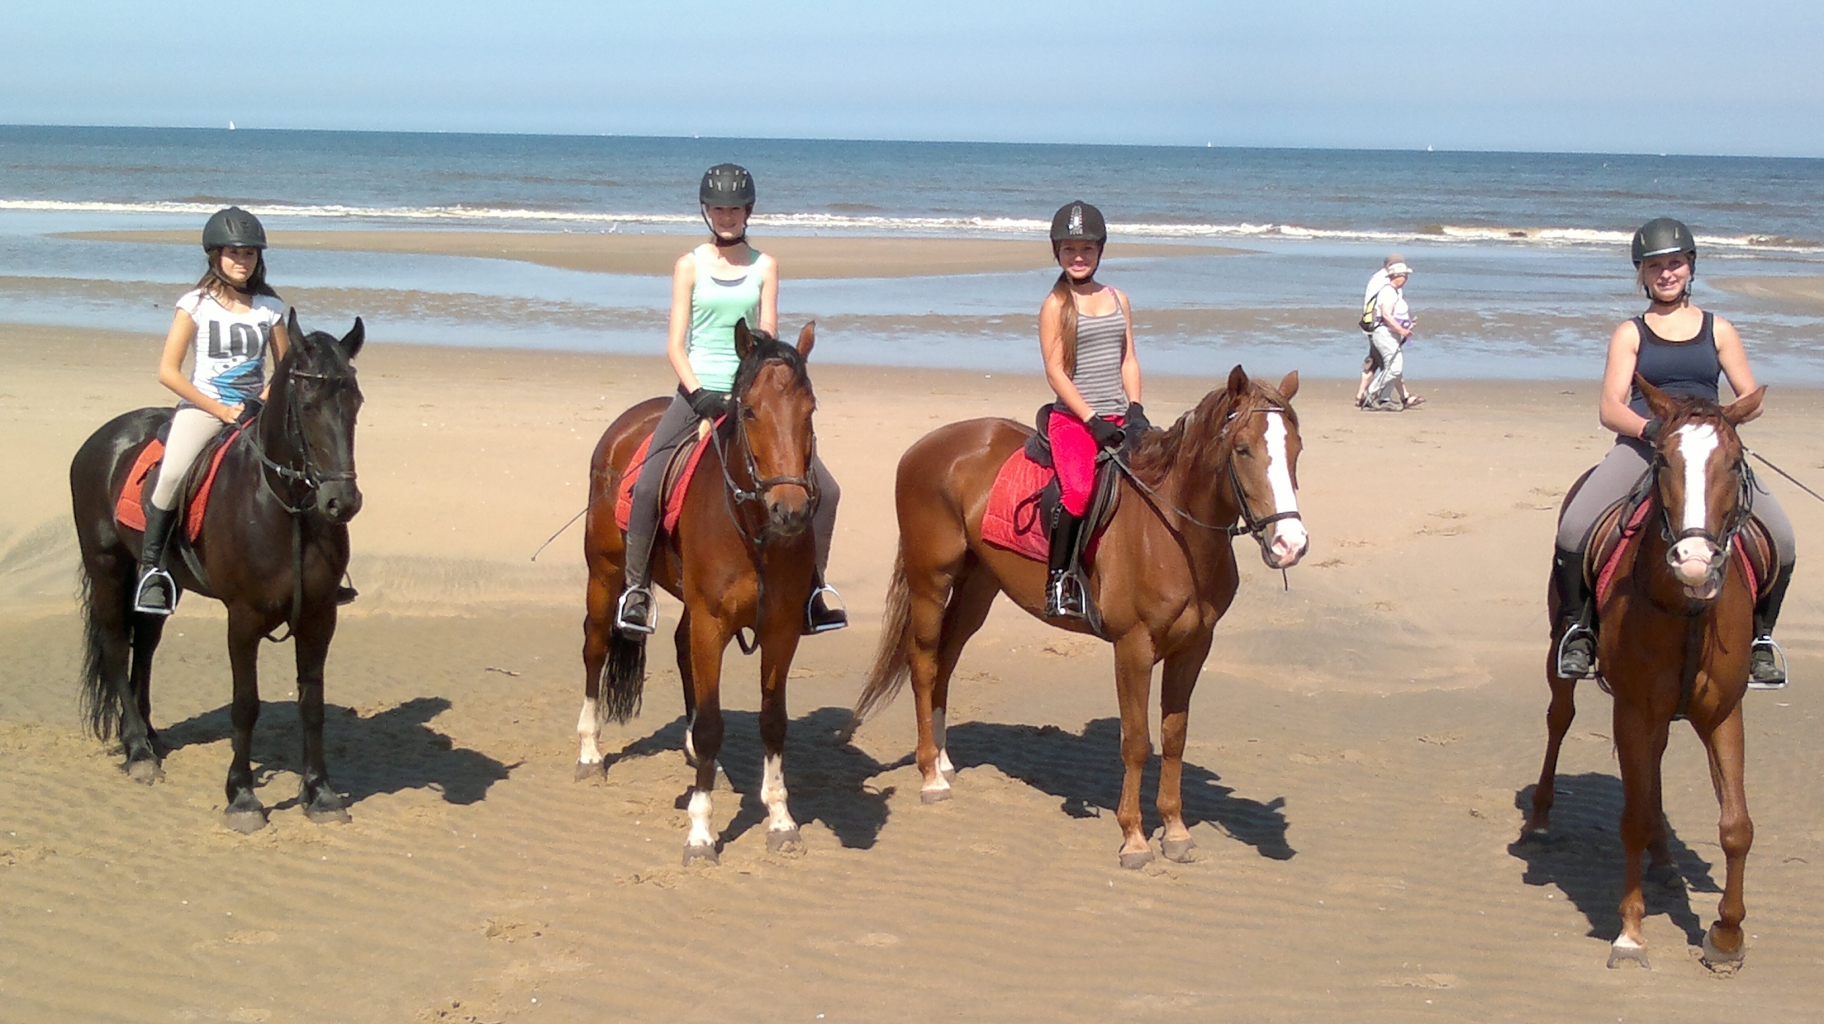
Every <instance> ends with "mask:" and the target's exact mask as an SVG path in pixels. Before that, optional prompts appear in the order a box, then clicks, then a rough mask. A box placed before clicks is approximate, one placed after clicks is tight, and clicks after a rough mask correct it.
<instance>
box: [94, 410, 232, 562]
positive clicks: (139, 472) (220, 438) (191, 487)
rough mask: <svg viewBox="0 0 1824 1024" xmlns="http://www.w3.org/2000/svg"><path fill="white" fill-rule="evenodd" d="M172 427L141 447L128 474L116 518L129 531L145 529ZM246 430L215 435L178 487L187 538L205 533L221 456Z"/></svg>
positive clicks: (167, 425) (162, 429)
mask: <svg viewBox="0 0 1824 1024" xmlns="http://www.w3.org/2000/svg"><path fill="white" fill-rule="evenodd" d="M169 429H170V424H169V423H166V424H165V426H163V427H161V428H159V431H158V436H156V437H154V438H153V439H152V440H150V441H148V442H146V446H145V447H144V448H141V449H140V450H139V457H138V458H136V459H134V460H133V468H132V470H130V471H129V472H128V473H127V482H126V485H125V486H124V487H122V488H121V489H120V497H119V498H118V499H116V500H115V502H114V521H115V522H117V523H119V524H120V525H122V526H125V527H127V528H128V529H130V530H138V531H140V532H142V533H143V532H145V529H146V504H147V503H148V502H150V501H151V500H152V491H153V489H154V486H155V485H156V483H157V481H158V474H159V473H161V472H163V470H164V458H165V436H166V431H167V430H169ZM244 429H246V428H245V427H239V426H237V427H235V428H234V429H232V430H224V431H221V432H220V433H218V434H216V436H215V440H213V441H211V442H209V444H208V445H206V446H205V447H204V448H203V450H202V451H201V452H199V453H197V456H196V461H195V462H192V463H191V464H190V472H189V474H188V475H187V476H186V477H185V478H184V482H183V485H182V486H181V487H179V488H178V491H177V507H178V508H179V509H180V510H182V512H183V522H184V537H185V539H186V540H188V541H189V542H190V543H192V544H194V543H196V542H197V540H198V539H199V538H201V537H202V535H203V515H204V513H205V512H207V511H208V509H209V493H210V491H211V490H212V489H213V488H214V485H215V474H216V471H217V470H219V469H221V468H222V457H223V456H224V455H227V454H228V446H229V445H231V444H233V443H234V439H235V438H237V437H239V436H241V431H242V430H244Z"/></svg>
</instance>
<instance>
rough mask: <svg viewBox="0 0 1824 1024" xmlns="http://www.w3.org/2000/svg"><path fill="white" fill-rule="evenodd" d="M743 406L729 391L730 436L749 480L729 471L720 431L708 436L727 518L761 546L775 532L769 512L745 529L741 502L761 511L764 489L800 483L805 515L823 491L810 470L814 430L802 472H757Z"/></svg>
mask: <svg viewBox="0 0 1824 1024" xmlns="http://www.w3.org/2000/svg"><path fill="white" fill-rule="evenodd" d="M772 361H774V362H780V363H783V362H785V360H781V359H774V360H772ZM761 365H762V366H764V365H765V363H764V362H762V364H761ZM756 372H757V370H756ZM745 407H746V403H744V402H743V401H742V396H741V395H739V394H730V395H729V402H728V418H729V419H730V420H732V421H733V422H734V431H733V434H734V440H735V441H738V442H739V445H738V447H739V448H740V450H741V468H742V471H743V473H744V474H745V475H746V477H747V479H748V480H749V481H751V483H750V484H749V486H746V487H743V486H742V485H741V484H740V483H738V482H737V481H736V480H735V477H734V474H733V473H732V472H730V467H729V458H728V442H727V441H725V440H724V439H723V437H722V431H719V430H712V431H711V432H710V437H711V438H713V439H714V443H715V446H716V455H717V461H719V462H720V463H721V464H722V484H723V491H722V494H723V497H724V499H725V500H726V501H727V503H728V513H729V518H730V519H732V520H734V523H735V529H736V530H737V531H739V532H740V534H741V539H742V540H744V541H746V542H747V543H748V546H749V547H752V548H756V549H757V548H762V547H765V546H766V544H767V542H768V541H770V540H772V539H773V538H774V537H775V536H777V534H778V531H777V530H775V529H774V527H773V524H772V522H771V517H770V516H767V517H766V519H767V525H765V526H763V527H761V529H760V532H759V533H758V534H755V533H753V532H751V531H749V530H748V528H747V524H746V521H745V520H744V519H743V518H742V516H741V515H740V509H741V508H742V507H743V506H746V505H749V504H758V505H760V506H761V508H762V510H763V511H764V509H765V505H766V500H765V495H766V492H767V491H768V490H771V489H772V488H774V487H784V486H795V487H802V488H803V489H804V492H805V494H806V495H807V501H806V504H805V511H804V515H805V516H806V517H807V518H808V517H810V516H812V515H814V514H815V513H816V511H817V506H818V504H819V503H820V502H821V501H822V500H823V492H822V491H820V490H819V489H818V487H817V474H815V473H813V472H811V471H810V466H811V465H812V464H813V463H814V462H815V460H816V458H817V435H816V434H812V435H811V446H810V449H809V450H808V451H806V452H805V456H804V465H805V475H804V476H764V477H763V476H761V475H760V465H759V463H757V462H755V461H754V447H753V445H751V444H749V443H748V439H747V418H746V417H745V416H743V415H742V414H741V413H742V410H743V409H744V408H745Z"/></svg>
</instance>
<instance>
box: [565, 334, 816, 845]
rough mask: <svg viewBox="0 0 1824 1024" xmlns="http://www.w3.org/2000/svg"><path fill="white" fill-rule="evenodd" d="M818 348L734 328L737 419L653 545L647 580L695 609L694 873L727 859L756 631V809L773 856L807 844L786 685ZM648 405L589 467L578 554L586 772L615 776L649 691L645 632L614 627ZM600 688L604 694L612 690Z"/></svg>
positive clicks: (691, 728) (810, 480)
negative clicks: (724, 765) (746, 668)
mask: <svg viewBox="0 0 1824 1024" xmlns="http://www.w3.org/2000/svg"><path fill="white" fill-rule="evenodd" d="M815 342H816V325H815V324H806V325H805V327H804V330H803V331H801V332H800V333H799V335H798V344H797V346H796V347H793V346H791V345H787V344H785V343H783V342H781V341H779V340H778V339H777V338H775V337H773V336H772V335H770V334H767V333H765V332H763V331H751V332H750V331H749V330H748V327H747V323H746V321H740V322H737V323H736V325H735V352H736V354H737V355H739V356H740V359H741V363H740V368H739V369H738V370H737V371H736V372H735V380H734V387H733V390H732V392H731V393H730V396H729V412H728V416H727V418H726V419H725V420H724V421H723V422H722V423H721V424H720V425H719V426H718V427H717V428H716V429H714V430H713V431H712V432H711V433H710V435H709V436H708V437H706V438H704V439H703V440H702V441H701V442H700V443H701V444H702V445H703V446H705V447H704V451H703V454H702V459H701V461H700V462H699V463H698V464H697V468H696V471H695V473H694V474H693V475H692V476H691V478H690V481H689V483H688V485H687V486H686V489H685V494H684V498H683V510H682V513H681V515H680V518H679V520H678V524H677V529H676V530H675V532H673V533H672V534H670V535H669V536H666V537H664V538H661V539H662V541H663V542H662V543H660V544H656V545H654V547H653V564H652V581H653V582H654V583H656V584H657V585H659V586H662V587H664V588H665V589H666V590H667V591H669V592H670V593H671V594H672V595H673V596H675V597H678V598H680V599H682V600H683V602H684V614H683V616H682V617H681V618H680V619H679V620H678V627H677V632H676V633H675V634H674V639H675V642H676V648H677V658H678V675H679V677H680V678H681V679H682V681H683V686H684V709H685V713H686V715H687V716H688V719H689V724H688V726H687V727H686V730H685V737H684V750H685V755H686V757H687V758H688V759H689V761H690V763H691V764H692V765H694V767H695V768H696V772H697V774H696V781H695V783H694V785H693V786H692V787H691V789H690V799H689V805H688V809H689V814H690V830H689V833H688V835H687V836H686V837H685V842H684V863H685V864H689V863H691V862H692V861H693V860H697V859H704V860H707V861H709V862H711V863H715V862H716V861H717V860H718V853H717V850H716V838H715V834H714V833H713V832H711V831H710V827H709V819H710V812H711V805H710V791H711V790H712V789H713V788H714V786H715V779H716V757H717V755H718V754H719V753H720V752H721V749H722V705H721V697H720V695H719V688H720V685H721V679H722V656H723V653H724V652H725V651H726V650H727V648H728V642H729V641H730V640H731V639H734V638H736V637H737V635H738V634H740V633H741V631H742V630H750V631H751V632H752V633H753V634H754V636H755V640H754V643H753V644H752V645H750V644H749V643H748V642H747V640H746V639H745V638H742V639H741V647H742V651H743V653H751V652H752V651H753V650H754V648H755V647H758V649H759V651H760V738H761V741H762V743H763V744H764V745H765V755H764V759H763V763H762V773H763V776H762V782H761V787H760V799H761V801H762V802H763V803H764V804H765V805H766V809H767V833H766V840H767V848H768V849H769V850H773V851H780V850H790V849H796V848H798V847H799V845H800V836H799V832H798V824H797V822H795V821H793V820H792V816H791V812H790V811H789V810H788V809H787V807H786V798H787V793H786V788H785V774H784V753H785V732H786V707H785V681H786V675H787V673H788V672H789V671H790V670H791V667H792V656H793V655H794V654H795V653H797V650H798V637H799V633H800V630H801V628H802V626H803V624H804V608H805V605H806V604H807V603H808V602H809V601H810V598H811V589H812V585H813V577H814V571H815V567H816V546H815V540H814V538H813V536H812V531H811V516H812V513H813V512H815V511H816V508H817V503H818V501H819V498H820V495H819V492H818V490H817V486H816V483H815V477H814V475H813V473H812V470H811V465H812V458H813V457H814V455H815V453H816V443H817V442H816V437H815V435H814V434H813V432H812V428H811V414H812V413H813V412H815V411H816V408H817V397H816V395H815V394H814V393H813V392H812V390H811V378H810V374H809V372H808V370H807V367H806V362H805V360H806V359H807V358H808V357H809V356H810V354H811V347H812V345H813V344H815ZM669 401H670V400H669V399H666V398H653V399H648V400H647V401H644V402H641V403H640V404H639V405H636V406H634V407H633V408H631V409H628V410H627V411H626V412H624V413H622V414H621V415H620V416H619V417H618V418H616V419H615V421H614V422H613V423H611V424H609V426H608V429H607V430H606V431H605V432H603V434H602V439H601V440H600V441H599V442H598V443H597V444H596V446H595V454H594V455H593V456H592V457H591V459H590V461H589V507H588V515H587V519H586V527H585V530H584V534H583V556H584V559H585V560H586V561H587V563H588V567H589V587H588V597H587V611H586V614H585V616H584V619H583V709H582V713H581V714H580V715H579V716H578V719H577V725H576V731H577V736H578V738H579V741H580V744H579V752H578V754H577V765H576V777H577V778H578V779H584V778H589V777H592V776H596V775H601V774H603V773H605V772H606V771H607V769H608V766H607V762H606V760H605V759H604V758H603V756H602V752H601V748H600V746H599V745H598V743H599V740H600V737H601V729H602V726H603V725H604V724H605V723H606V722H616V723H625V722H627V721H628V720H629V719H631V718H632V717H633V716H634V715H636V714H638V713H639V707H640V698H641V694H642V691H643V690H644V687H645V682H646V638H645V637H644V636H642V635H629V634H628V633H625V632H623V631H621V630H618V629H615V628H614V609H615V605H616V603H617V602H618V601H619V600H620V595H621V590H622V588H623V587H624V585H625V557H626V550H625V538H624V536H623V535H622V533H621V529H620V527H619V525H617V524H616V522H615V516H614V505H615V494H616V492H617V489H618V487H619V485H620V481H621V478H622V477H623V475H626V474H637V473H638V472H639V471H640V467H639V466H638V465H629V463H630V462H632V460H633V457H634V454H635V452H636V450H637V449H638V448H639V445H640V442H641V441H643V440H645V439H646V438H647V437H648V436H650V435H651V434H652V431H653V429H654V427H656V426H657V425H658V421H659V417H660V415H662V414H663V413H664V411H665V406H666V404H667V403H668V402H669ZM604 684H605V688H604Z"/></svg>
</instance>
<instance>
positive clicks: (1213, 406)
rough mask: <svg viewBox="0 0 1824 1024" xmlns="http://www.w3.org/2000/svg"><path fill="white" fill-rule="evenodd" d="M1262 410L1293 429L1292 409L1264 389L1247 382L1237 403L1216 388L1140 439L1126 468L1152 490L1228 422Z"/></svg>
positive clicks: (1295, 417)
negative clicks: (1274, 413)
mask: <svg viewBox="0 0 1824 1024" xmlns="http://www.w3.org/2000/svg"><path fill="white" fill-rule="evenodd" d="M1262 409H1275V410H1278V411H1280V412H1282V413H1284V414H1285V416H1286V418H1287V419H1288V420H1290V421H1291V423H1292V426H1293V427H1294V429H1296V428H1297V426H1298V414H1297V413H1295V412H1293V411H1292V407H1291V406H1289V405H1287V404H1285V403H1284V402H1283V401H1280V400H1279V398H1278V396H1276V395H1273V394H1270V393H1269V392H1268V391H1267V388H1266V386H1265V385H1263V384H1261V383H1259V382H1258V381H1255V380H1253V379H1250V380H1249V381H1248V390H1247V391H1246V392H1245V393H1243V394H1242V396H1241V398H1240V400H1239V401H1237V400H1236V399H1235V397H1234V396H1233V395H1231V394H1230V392H1229V389H1228V388H1226V387H1222V388H1217V389H1216V390H1214V391H1211V392H1210V393H1209V394H1207V395H1205V396H1203V399H1202V400H1201V401H1199V402H1198V403H1197V405H1196V406H1195V407H1193V408H1192V409H1191V410H1190V411H1189V412H1186V413H1185V414H1184V415H1182V416H1180V417H1178V421H1177V422H1176V423H1173V424H1172V425H1171V426H1169V427H1166V428H1165V429H1163V430H1155V431H1153V432H1152V433H1150V434H1148V435H1146V436H1145V437H1144V438H1141V439H1140V441H1139V442H1138V443H1137V444H1135V445H1134V448H1133V450H1132V452H1131V453H1130V454H1129V456H1128V466H1129V468H1131V469H1132V470H1133V471H1134V475H1136V476H1138V477H1139V478H1140V479H1141V480H1144V481H1146V483H1147V485H1148V486H1156V485H1158V484H1159V483H1160V481H1162V480H1164V479H1165V475H1166V474H1167V473H1169V472H1171V470H1172V467H1173V466H1174V465H1176V464H1177V463H1178V461H1179V459H1180V458H1183V457H1184V456H1185V455H1186V454H1187V453H1196V452H1202V451H1205V450H1207V449H1209V448H1210V447H1211V446H1212V445H1213V444H1214V443H1215V442H1216V441H1217V440H1218V439H1219V438H1220V437H1221V436H1222V432H1223V427H1224V426H1225V425H1226V424H1227V423H1228V421H1229V420H1230V419H1231V418H1235V417H1240V416H1248V415H1252V414H1253V413H1255V412H1258V411H1260V410H1262Z"/></svg>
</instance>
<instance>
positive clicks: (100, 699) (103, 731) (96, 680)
mask: <svg viewBox="0 0 1824 1024" xmlns="http://www.w3.org/2000/svg"><path fill="white" fill-rule="evenodd" d="M77 578H78V583H77V586H78V594H77V600H78V601H79V602H80V603H81V605H82V721H83V724H84V725H85V726H86V727H87V728H88V731H89V732H90V734H92V735H93V736H94V737H95V738H96V739H99V740H106V739H112V738H113V737H114V736H115V735H116V734H117V733H118V732H119V731H120V688H119V687H117V686H115V685H113V683H112V682H110V681H109V679H108V674H107V671H106V670H105V668H104V667H103V664H102V661H103V655H102V650H103V646H104V641H105V639H106V637H107V632H106V629H105V628H104V627H103V625H102V623H101V616H100V615H99V614H98V613H97V610H96V608H95V581H94V578H93V577H91V576H90V575H89V567H88V566H87V565H84V566H83V567H82V570H81V572H79V573H78V574H77Z"/></svg>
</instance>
